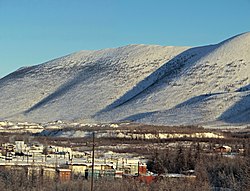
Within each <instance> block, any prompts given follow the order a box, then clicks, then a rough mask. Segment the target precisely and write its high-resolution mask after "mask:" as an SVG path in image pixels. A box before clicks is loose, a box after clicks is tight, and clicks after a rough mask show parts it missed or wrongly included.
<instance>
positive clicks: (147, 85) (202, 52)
mask: <svg viewBox="0 0 250 191" xmlns="http://www.w3.org/2000/svg"><path fill="white" fill-rule="evenodd" d="M249 73H250V33H245V34H241V35H238V36H235V37H232V38H230V39H228V40H226V41H223V42H221V43H219V44H216V45H210V46H204V47H197V48H189V47H163V46H153V45H129V46H125V47H121V48H116V49H105V50H99V51H80V52H77V53H74V54H71V55H67V56H65V57H62V58H59V59H55V60H53V61H50V62H47V63H44V64H41V65H37V66H32V67H27V68H21V69H19V70H18V71H16V72H13V73H12V74H10V75H8V76H6V77H4V78H2V79H1V80H0V119H12V120H20V121H24V120H25V121H39V122H40V121H43V122H44V121H52V120H58V119H60V120H80V121H85V122H86V121H87V122H94V121H95V122H96V121H98V122H109V121H119V120H133V121H138V122H145V123H156V124H200V123H202V124H209V123H213V122H215V121H223V122H226V123H231V124H234V123H245V124H246V123H247V124H248V123H249V122H250V121H249V117H248V116H249V113H250V112H249V111H250V110H249V107H250V106H249V105H250V100H249V97H250V96H249V95H250V88H249V84H250V79H249V78H250V75H249Z"/></svg>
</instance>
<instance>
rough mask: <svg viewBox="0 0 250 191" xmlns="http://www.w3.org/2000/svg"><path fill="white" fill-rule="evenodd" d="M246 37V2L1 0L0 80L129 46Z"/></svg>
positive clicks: (249, 21) (249, 3)
mask: <svg viewBox="0 0 250 191" xmlns="http://www.w3.org/2000/svg"><path fill="white" fill-rule="evenodd" d="M247 31H250V0H0V77H3V76H5V75H7V74H8V73H10V72H13V71H14V70H16V69H18V68H19V67H22V66H29V65H34V64H40V63H43V62H45V61H48V60H51V59H53V58H57V57H60V56H64V55H66V54H69V53H72V52H75V51H79V50H90V49H102V48H111V47H119V46H124V45H128V44H159V45H169V46H170V45H171V46H183V45H184V46H199V45H207V44H213V43H217V42H219V41H222V40H224V39H226V38H229V37H231V36H234V35H236V34H239V33H243V32H247Z"/></svg>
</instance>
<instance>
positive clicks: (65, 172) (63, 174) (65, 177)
mask: <svg viewBox="0 0 250 191" xmlns="http://www.w3.org/2000/svg"><path fill="white" fill-rule="evenodd" d="M57 173H58V178H59V180H60V181H62V182H65V181H69V180H70V179H71V170H70V169H57Z"/></svg>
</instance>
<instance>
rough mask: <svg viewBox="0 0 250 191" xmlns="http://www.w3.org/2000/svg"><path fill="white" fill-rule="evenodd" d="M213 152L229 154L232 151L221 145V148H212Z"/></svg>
mask: <svg viewBox="0 0 250 191" xmlns="http://www.w3.org/2000/svg"><path fill="white" fill-rule="evenodd" d="M214 151H215V152H218V153H230V152H231V151H232V148H231V147H229V146H226V145H223V146H219V147H216V148H214Z"/></svg>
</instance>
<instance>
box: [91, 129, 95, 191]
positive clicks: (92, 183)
mask: <svg viewBox="0 0 250 191" xmlns="http://www.w3.org/2000/svg"><path fill="white" fill-rule="evenodd" d="M92 141H93V142H92V174H91V185H90V191H93V188H94V165H95V132H93V140H92Z"/></svg>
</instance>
